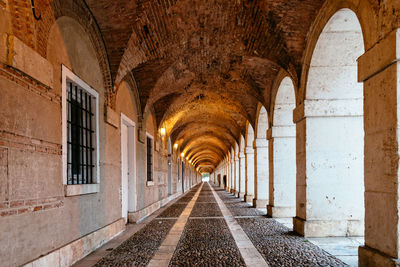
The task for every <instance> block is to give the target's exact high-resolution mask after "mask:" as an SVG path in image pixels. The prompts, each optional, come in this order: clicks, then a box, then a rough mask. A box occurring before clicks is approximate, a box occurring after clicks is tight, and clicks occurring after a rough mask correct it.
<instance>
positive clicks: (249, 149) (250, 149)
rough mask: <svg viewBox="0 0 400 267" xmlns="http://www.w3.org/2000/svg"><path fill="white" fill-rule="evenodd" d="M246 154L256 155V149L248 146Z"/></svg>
mask: <svg viewBox="0 0 400 267" xmlns="http://www.w3.org/2000/svg"><path fill="white" fill-rule="evenodd" d="M244 153H245V154H254V148H253V147H252V146H246V149H245V152H244Z"/></svg>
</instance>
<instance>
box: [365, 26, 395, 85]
mask: <svg viewBox="0 0 400 267" xmlns="http://www.w3.org/2000/svg"><path fill="white" fill-rule="evenodd" d="M399 48H400V29H395V30H393V31H392V32H391V33H389V34H388V35H387V36H386V37H385V38H384V39H382V40H380V41H379V42H377V43H376V44H375V45H374V46H373V47H372V48H371V49H369V50H368V51H367V52H365V53H364V54H363V55H361V56H360V57H359V58H358V60H357V62H358V68H357V69H358V81H359V82H363V81H365V80H367V79H369V78H370V77H372V76H374V75H375V74H377V73H378V72H380V71H381V70H383V69H385V68H386V67H388V66H389V65H391V64H393V63H394V62H397V61H399V59H400V51H399V50H400V49H399Z"/></svg>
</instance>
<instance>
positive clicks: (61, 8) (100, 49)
mask: <svg viewBox="0 0 400 267" xmlns="http://www.w3.org/2000/svg"><path fill="white" fill-rule="evenodd" d="M37 3H38V4H39V5H38V6H37V8H36V9H37V10H38V12H40V14H41V16H42V19H41V20H39V21H37V22H36V27H37V29H38V30H37V38H36V49H37V51H38V53H39V54H40V55H42V56H43V57H47V44H48V38H49V34H50V30H51V27H52V26H53V25H54V24H55V23H56V21H57V19H59V18H61V17H63V16H67V17H70V18H72V19H74V20H76V21H77V22H78V23H79V24H80V25H81V26H82V27H83V29H84V30H85V32H86V33H87V34H88V36H89V39H90V41H91V43H92V45H93V48H94V50H95V52H96V57H97V60H98V63H99V66H100V69H101V72H102V76H103V83H104V88H105V92H106V96H105V98H106V101H107V105H108V106H111V107H113V108H115V101H114V100H113V98H114V89H113V82H112V77H111V72H110V64H109V60H108V55H107V52H106V48H105V44H104V41H103V37H102V35H101V32H100V29H99V27H98V25H97V22H96V19H95V18H94V17H93V15H92V13H91V12H90V10H89V8H88V7H87V5H86V3H85V2H84V1H83V0H76V1H72V0H53V1H50V0H48V1H37Z"/></svg>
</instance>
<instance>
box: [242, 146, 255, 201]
mask: <svg viewBox="0 0 400 267" xmlns="http://www.w3.org/2000/svg"><path fill="white" fill-rule="evenodd" d="M245 155H246V194H245V196H244V199H245V201H246V202H248V203H253V198H254V148H253V147H251V146H247V147H246V150H245Z"/></svg>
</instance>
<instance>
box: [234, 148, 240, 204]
mask: <svg viewBox="0 0 400 267" xmlns="http://www.w3.org/2000/svg"><path fill="white" fill-rule="evenodd" d="M235 181H236V183H235V196H237V197H240V196H239V192H240V189H239V188H240V161H239V156H238V155H237V154H236V156H235Z"/></svg>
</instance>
